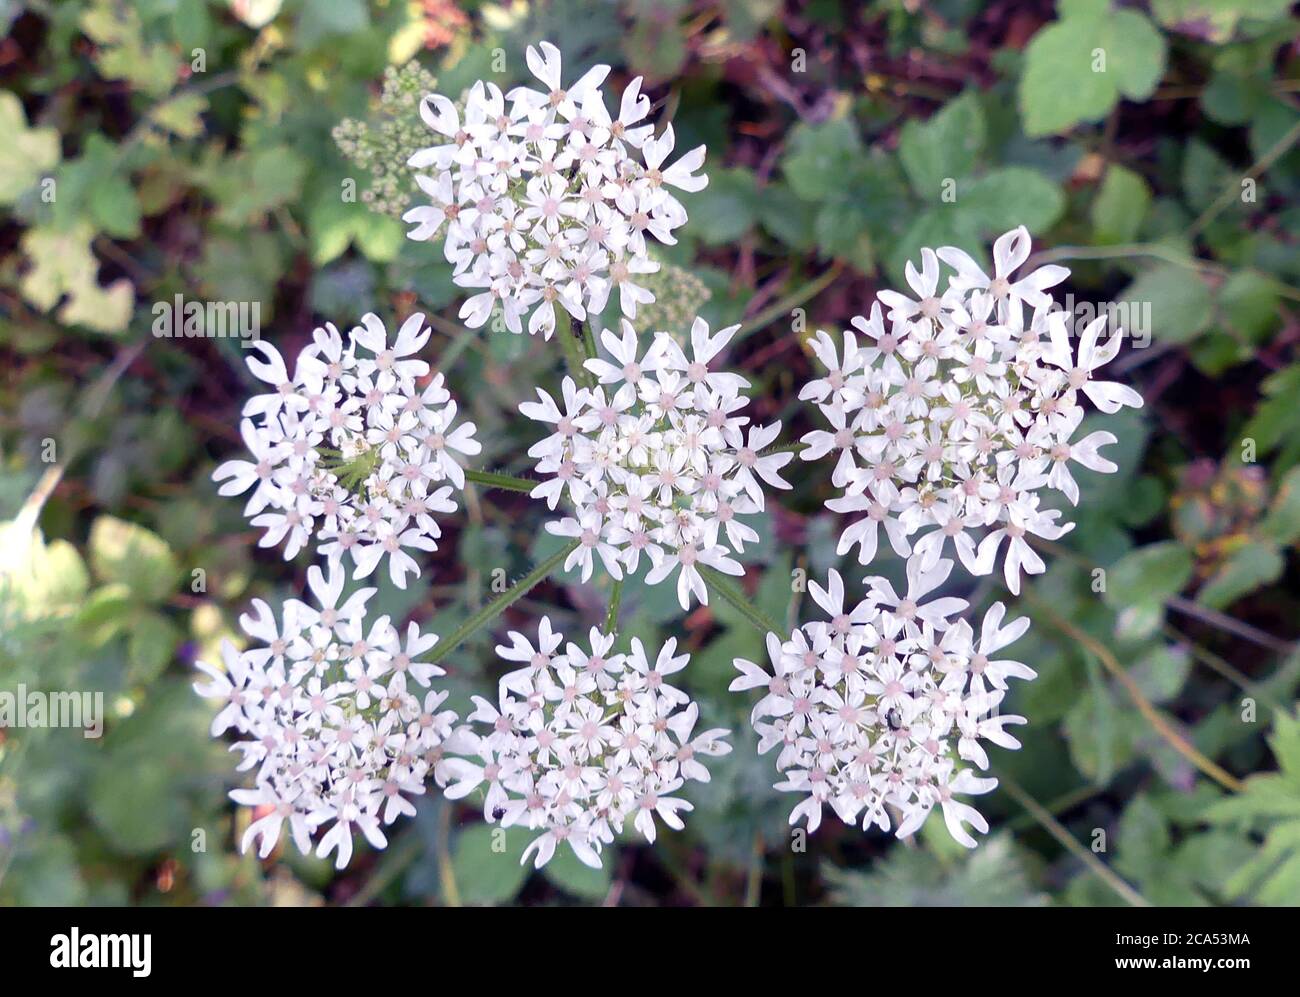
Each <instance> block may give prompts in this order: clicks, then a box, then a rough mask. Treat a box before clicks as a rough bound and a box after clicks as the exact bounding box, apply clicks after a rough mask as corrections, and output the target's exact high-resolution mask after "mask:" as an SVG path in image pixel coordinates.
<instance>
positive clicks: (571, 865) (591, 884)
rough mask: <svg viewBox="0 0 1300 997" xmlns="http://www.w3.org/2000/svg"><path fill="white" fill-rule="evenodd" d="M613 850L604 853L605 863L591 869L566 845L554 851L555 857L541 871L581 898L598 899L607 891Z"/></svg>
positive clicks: (566, 890) (553, 881)
mask: <svg viewBox="0 0 1300 997" xmlns="http://www.w3.org/2000/svg"><path fill="white" fill-rule="evenodd" d="M613 855H614V852H613V851H612V850H609V851H607V852H606V854H605V865H603V866H602V867H601V868H599V869H593V868H592V867H591V866H589V865H585V864H583V863H582V862H580V861H579V860H578V856H576V855H575V854H574V853H573V849H572V848H569V847H568V846H567V845H566V846H564V847H562V848H559V849H557V850H556V852H555V857H554V858H552V859H551V861H549V862H547V863H546V865H544V866H543V867H542V872H543V873H545V875H546V878H547V879H549V880H550V881H551V882H552V883H554V884H555V885H556V886H558V887H559V888H560V889H562V890H564V891H565V892H566V893H572V894H573V895H574V896H575V897H579V898H581V899H583V900H600V899H601V898H602V897H604V896H605V895H606V894H607V893H608V892H609V884H610V881H611V878H612V877H611V875H610V871H609V868H608V865H609V863H610V862H611V861H612V858H613Z"/></svg>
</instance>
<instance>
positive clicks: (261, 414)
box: [213, 314, 482, 588]
mask: <svg viewBox="0 0 1300 997" xmlns="http://www.w3.org/2000/svg"><path fill="white" fill-rule="evenodd" d="M361 322H362V324H361V325H360V326H357V327H356V328H354V329H353V330H352V331H351V332H349V333H348V337H347V339H346V340H344V339H343V337H342V336H341V335H340V334H339V332H338V330H337V329H336V328H335V327H334V326H333V325H330V324H327V325H325V326H324V327H323V328H319V329H317V330H316V331H315V333H314V334H313V340H312V342H311V343H310V344H309V345H308V346H307V347H306V348H304V349H303V350H302V352H301V353H300V354H299V356H298V360H297V363H296V364H295V365H294V371H293V374H292V376H291V375H290V374H289V372H288V370H287V368H286V366H285V363H284V360H283V359H282V358H281V356H280V354H279V352H278V351H277V350H276V349H275V347H274V346H272V345H271V344H270V343H267V342H264V341H261V342H258V343H257V344H256V346H255V349H257V350H259V351H260V355H258V356H250V357H249V358H248V366H249V369H250V370H252V372H253V374H254V375H255V376H256V377H257V378H258V379H259V380H262V381H264V382H266V383H267V384H270V385H271V386H272V387H273V388H274V389H275V390H274V391H272V392H270V393H268V394H262V395H256V396H254V397H253V398H251V399H249V401H248V402H247V403H246V404H245V406H244V412H243V415H244V418H243V420H242V422H241V424H240V432H241V433H242V435H243V438H244V442H245V444H246V445H247V446H248V449H249V451H250V453H251V454H252V459H251V460H243V459H240V460H229V461H226V462H225V463H223V464H222V465H221V466H219V467H218V468H217V469H216V471H215V472H214V473H213V478H214V479H215V480H216V481H219V482H221V488H220V489H219V490H220V493H221V494H222V495H238V494H241V493H243V492H245V491H248V489H250V488H252V489H253V492H252V495H250V496H249V499H248V502H247V504H246V505H245V507H244V513H245V515H247V516H248V517H249V518H250V520H251V522H252V524H253V525H254V526H256V527H259V528H261V529H263V530H265V533H264V534H263V536H262V538H261V540H259V541H258V545H259V546H261V547H274V546H276V545H277V544H280V543H283V544H284V556H285V559H286V560H287V559H289V558H292V557H293V556H294V555H295V554H297V553H298V551H299V550H300V549H302V548H303V547H304V546H305V545H307V544H309V543H310V544H312V545H314V546H315V548H316V550H317V552H318V553H320V554H323V555H325V556H326V557H327V558H328V559H329V562H330V563H331V564H332V565H333V564H338V563H340V562H341V561H343V560H344V559H345V558H347V559H348V560H349V561H350V562H351V564H352V567H353V573H354V577H356V578H365V577H367V576H368V575H370V574H371V572H373V571H374V570H375V568H376V567H378V565H379V564H380V562H382V561H383V560H384V559H385V558H386V559H387V561H388V573H389V576H390V577H391V578H392V580H393V583H394V584H395V585H397V586H398V587H399V588H405V587H406V577H407V575H408V574H414V575H416V576H418V575H419V574H420V567H419V564H417V562H416V560H415V558H414V557H412V556H411V554H410V553H408V551H409V550H417V551H420V550H422V551H433V550H437V548H438V544H437V540H438V538H439V537H440V536H441V535H442V531H441V529H440V528H439V526H438V522H437V520H436V518H435V517H436V516H437V515H439V514H443V513H449V512H454V511H455V509H456V503H455V502H454V501H453V500H452V495H453V494H454V492H456V491H459V490H461V489H463V488H464V486H465V472H464V470H463V468H462V466H461V463H460V458H459V457H458V456H457V455H458V454H464V455H472V454H477V453H478V452H479V451H480V449H482V448H481V446H480V445H479V443H478V441H476V440H475V439H474V424H473V423H472V422H465V423H461V424H460V425H458V426H455V427H454V428H453V423H454V422H455V420H456V403H455V402H454V401H452V400H451V395H450V394H449V393H448V391H447V390H446V388H444V387H443V377H442V375H441V374H435V375H434V376H433V378H432V379H430V380H429V381H428V383H427V384H426V385H425V386H424V387H420V386H419V384H418V383H417V382H418V381H419V380H420V379H422V378H424V377H425V376H426V375H427V374H428V373H429V365H428V364H427V363H425V362H424V361H423V360H419V359H416V358H415V355H416V353H418V351H419V350H420V348H421V347H422V346H423V345H424V344H425V342H426V341H427V340H428V338H429V330H428V329H425V328H424V316H423V315H419V314H417V315H412V316H411V317H410V318H409V319H407V320H406V321H405V322H404V323H403V324H402V327H401V329H400V330H399V331H398V334H397V338H396V340H395V341H393V342H391V343H390V342H389V339H388V333H387V330H386V329H385V328H384V324H383V322H381V321H380V320H379V318H378V317H377V316H375V315H366V316H365V317H364V318H363V319H362V320H361Z"/></svg>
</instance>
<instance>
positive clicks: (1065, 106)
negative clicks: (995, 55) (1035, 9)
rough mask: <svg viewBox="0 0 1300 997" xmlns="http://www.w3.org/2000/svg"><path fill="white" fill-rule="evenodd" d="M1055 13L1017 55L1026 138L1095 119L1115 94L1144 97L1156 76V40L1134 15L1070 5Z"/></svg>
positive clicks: (1095, 2)
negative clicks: (1020, 64)
mask: <svg viewBox="0 0 1300 997" xmlns="http://www.w3.org/2000/svg"><path fill="white" fill-rule="evenodd" d="M1061 15H1062V19H1061V20H1059V21H1056V22H1054V23H1052V24H1050V25H1048V26H1047V27H1045V28H1043V29H1042V30H1041V31H1039V32H1038V34H1036V35H1034V37H1033V38H1032V39H1031V40H1030V42H1029V46H1028V47H1027V48H1026V50H1025V62H1024V71H1023V73H1022V75H1021V77H1020V87H1019V99H1020V112H1021V115H1022V117H1023V119H1024V127H1025V134H1027V135H1029V136H1031V137H1034V136H1040V135H1051V134H1055V133H1059V132H1063V131H1067V130H1068V129H1070V128H1072V127H1074V126H1075V125H1077V124H1079V123H1081V122H1086V121H1100V120H1102V118H1104V117H1105V116H1106V115H1107V114H1109V113H1110V111H1111V109H1112V108H1113V107H1114V106H1115V104H1116V102H1117V101H1118V100H1119V98H1120V96H1121V95H1123V96H1125V97H1128V98H1131V99H1133V100H1145V99H1146V98H1147V97H1149V96H1150V95H1151V93H1152V91H1153V90H1154V89H1155V87H1156V84H1157V83H1158V82H1159V80H1160V77H1161V76H1162V75H1163V73H1164V67H1165V41H1164V38H1163V37H1162V36H1161V34H1160V32H1159V31H1157V30H1156V29H1155V27H1154V26H1153V25H1152V24H1151V22H1150V21H1149V20H1148V19H1147V17H1146V16H1145V15H1143V14H1141V13H1139V12H1138V11H1135V10H1130V9H1126V8H1124V9H1116V8H1111V6H1110V4H1109V3H1107V2H1106V0H1073V2H1063V3H1062V4H1061Z"/></svg>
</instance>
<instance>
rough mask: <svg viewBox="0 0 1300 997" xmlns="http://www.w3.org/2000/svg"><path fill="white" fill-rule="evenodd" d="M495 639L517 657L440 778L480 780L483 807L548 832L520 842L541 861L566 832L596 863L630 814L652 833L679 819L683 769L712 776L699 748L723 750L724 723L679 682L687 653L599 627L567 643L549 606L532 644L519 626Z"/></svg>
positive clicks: (488, 813) (454, 791)
mask: <svg viewBox="0 0 1300 997" xmlns="http://www.w3.org/2000/svg"><path fill="white" fill-rule="evenodd" d="M510 640H511V643H510V645H509V646H501V647H498V648H497V653H498V654H499V655H500V656H501V657H502V658H503V659H505V660H506V661H508V662H511V663H512V664H514V665H516V666H518V667H517V668H516V670H515V671H512V672H511V673H510V674H508V675H506V676H505V677H504V678H502V680H501V683H500V688H499V691H498V699H497V705H495V706H494V705H493V704H492V703H490V702H488V701H487V700H486V699H483V698H482V697H478V696H476V697H475V698H474V703H475V705H476V706H477V709H476V710H475V711H474V712H473V713H472V714H470V716H469V718H468V719H469V720H471V721H474V722H475V723H476V724H477V728H478V729H477V730H476V729H475V728H474V727H472V726H464V727H458V728H457V729H456V730H455V731H453V733H452V735H451V737H450V738H449V739H448V740H447V743H446V745H445V747H446V756H445V757H444V759H443V760H442V761H441V762H440V763H439V764H438V767H437V773H436V774H437V777H438V781H439V783H440V784H444V783H445V784H446V794H447V796H448V797H449V798H451V799H453V800H454V799H460V798H461V797H464V796H467V795H468V794H469V793H471V792H473V791H474V790H475V789H479V788H482V789H483V817H484V819H485V820H486V821H488V822H489V823H493V824H495V823H500V824H501V825H502V826H503V827H514V826H521V827H526V828H529V829H530V830H533V831H540V832H541V834H540V835H538V837H537V838H535V839H534V840H533V841H532V843H531V844H530V845H529V846H528V848H527V849H526V850H525V852H524V856H523V860H524V861H527V860H528V858H529V856H533V855H534V854H535V857H534V863H535V865H536V866H537V867H538V868H540V867H541V866H543V865H545V864H546V863H547V862H549V861H550V859H551V857H552V856H553V855H554V854H555V848H556V846H557V845H558V844H560V843H561V842H568V844H569V847H570V848H572V849H573V852H574V854H575V855H577V857H578V858H579V859H580V860H582V861H583V862H585V863H586V864H587V865H589V866H593V867H599V866H600V864H601V856H600V853H601V850H602V848H603V847H604V846H605V845H607V844H610V843H612V842H613V841H614V838H615V835H617V834H619V833H621V832H622V831H623V827H624V824H625V823H627V822H628V821H631V823H632V825H633V827H635V828H636V830H637V831H638V832H640V834H641V835H642V836H643V837H644V838H645V839H646V840H647V841H651V842H653V841H654V840H655V833H656V824H655V819H654V818H655V816H656V815H658V817H659V819H660V820H662V821H663V822H664V823H665V824H667V825H668V826H669V827H671V828H674V829H676V830H680V829H681V828H682V827H683V826H684V825H683V822H682V817H681V815H682V814H683V813H687V812H689V811H690V810H691V809H692V807H691V804H690V803H689V802H687V801H686V800H683V799H681V798H680V797H678V796H677V795H675V794H676V793H677V792H678V791H679V790H680V789H681V787H682V786H683V784H684V783H685V781H686V780H688V779H694V780H697V781H700V782H708V781H709V771H708V769H707V768H705V767H704V765H703V764H702V761H701V759H702V758H703V757H706V756H712V755H725V754H727V753H728V752H729V751H730V750H731V746H730V745H729V744H727V743H726V742H725V741H723V740H722V738H723V737H725V736H726V735H727V733H728V732H727V731H725V730H720V729H715V730H706V731H701V732H696V730H695V726H696V723H697V721H698V719H699V708H698V706H696V704H695V703H694V702H692V701H691V699H690V697H689V696H687V694H686V693H685V692H683V691H681V690H680V689H677V688H675V687H674V686H673V685H672V684H671V682H672V681H673V679H672V676H673V674H674V673H675V672H678V671H680V670H681V669H682V668H684V667H685V666H686V664H687V662H688V661H689V660H690V659H689V656H688V655H686V654H680V655H679V654H677V641H676V640H675V639H672V640H669V641H668V643H666V644H664V645H663V647H662V648H660V649H659V651H658V653H657V654H654V655H653V657H652V656H650V655H649V654H647V651H646V649H645V647H644V646H642V644H641V642H640V641H639V640H637V639H635V638H634V639H633V640H632V651H631V653H630V654H614V653H612V651H611V649H612V647H613V644H614V638H613V637H612V636H610V635H607V634H603V633H601V632H600V631H599V630H596V629H595V628H593V629H592V630H591V633H590V634H589V637H588V647H587V648H583V647H580V646H578V645H577V644H574V643H569V644H567V645H566V646H565V648H564V650H560V645H561V644H562V643H563V641H564V638H563V635H562V634H558V633H555V632H554V631H553V630H552V629H551V622H550V620H549V619H548V618H546V617H543V618H542V621H541V625H540V627H539V629H538V635H537V641H536V643H535V644H534V643H533V642H532V641H530V640H529V639H528V638H526V637H525V636H524V635H523V634H520V633H518V632H514V631H512V632H511V633H510Z"/></svg>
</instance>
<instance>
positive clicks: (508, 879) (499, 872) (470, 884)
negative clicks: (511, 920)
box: [451, 824, 529, 904]
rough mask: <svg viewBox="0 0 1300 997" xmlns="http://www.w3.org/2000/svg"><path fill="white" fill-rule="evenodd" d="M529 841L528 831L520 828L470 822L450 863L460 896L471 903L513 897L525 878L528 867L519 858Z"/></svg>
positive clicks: (498, 900) (459, 839) (460, 837)
mask: <svg viewBox="0 0 1300 997" xmlns="http://www.w3.org/2000/svg"><path fill="white" fill-rule="evenodd" d="M528 841H529V834H528V832H526V831H523V830H520V829H519V828H510V829H505V828H500V827H493V826H492V825H490V824H473V825H471V826H469V827H467V828H465V829H464V830H462V831H461V832H460V833H459V834H458V835H457V836H456V849H455V852H454V853H453V855H452V863H451V864H452V871H453V872H454V873H455V876H456V888H457V889H458V890H459V891H460V895H461V897H462V899H464V900H465V901H467V902H468V903H472V904H499V903H505V902H506V901H507V900H513V899H514V897H515V894H517V893H518V892H519V890H520V888H521V887H522V886H523V885H524V880H526V879H527V878H528V866H526V865H521V864H520V861H519V858H520V856H521V855H522V854H523V852H524V848H526V847H527V845H528Z"/></svg>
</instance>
